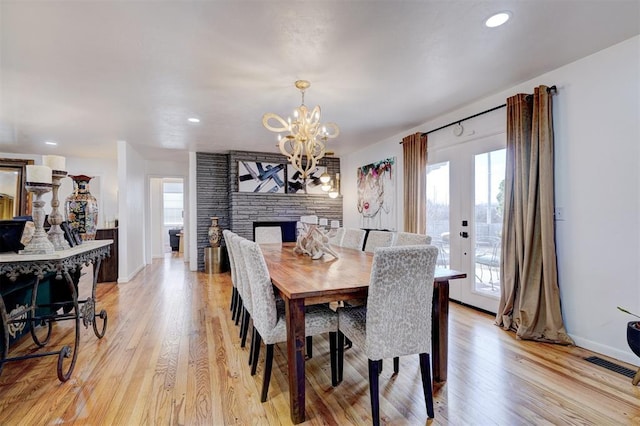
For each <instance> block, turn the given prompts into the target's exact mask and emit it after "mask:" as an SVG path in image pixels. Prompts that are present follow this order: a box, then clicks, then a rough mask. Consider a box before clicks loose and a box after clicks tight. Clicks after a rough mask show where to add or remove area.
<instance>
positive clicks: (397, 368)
mask: <svg viewBox="0 0 640 426" xmlns="http://www.w3.org/2000/svg"><path fill="white" fill-rule="evenodd" d="M399 371H400V358H399V357H394V358H393V374H398V372H399Z"/></svg>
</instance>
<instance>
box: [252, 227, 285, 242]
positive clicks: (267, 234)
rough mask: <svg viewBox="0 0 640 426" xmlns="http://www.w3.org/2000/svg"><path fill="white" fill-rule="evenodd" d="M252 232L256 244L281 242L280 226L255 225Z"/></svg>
mask: <svg viewBox="0 0 640 426" xmlns="http://www.w3.org/2000/svg"><path fill="white" fill-rule="evenodd" d="M254 233H255V238H254V240H255V242H256V243H258V244H282V228H280V227H279V226H256V229H255V230H254Z"/></svg>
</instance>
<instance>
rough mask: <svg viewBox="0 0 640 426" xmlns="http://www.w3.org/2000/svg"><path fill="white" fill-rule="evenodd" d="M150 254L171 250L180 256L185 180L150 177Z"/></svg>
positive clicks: (160, 254)
mask: <svg viewBox="0 0 640 426" xmlns="http://www.w3.org/2000/svg"><path fill="white" fill-rule="evenodd" d="M149 192H150V205H151V208H150V212H151V214H150V216H151V232H150V234H151V253H152V257H153V258H159V257H164V256H165V255H167V254H169V253H172V254H175V255H176V256H182V255H183V250H181V249H182V248H183V247H184V243H185V241H184V239H185V227H184V198H185V197H184V180H183V179H182V178H169V177H164V178H155V177H152V178H150V191H149Z"/></svg>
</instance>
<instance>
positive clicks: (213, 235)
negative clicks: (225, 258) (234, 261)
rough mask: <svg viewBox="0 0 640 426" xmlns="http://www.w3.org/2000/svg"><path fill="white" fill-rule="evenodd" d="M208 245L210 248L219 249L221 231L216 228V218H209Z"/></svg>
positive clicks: (218, 227)
mask: <svg viewBox="0 0 640 426" xmlns="http://www.w3.org/2000/svg"><path fill="white" fill-rule="evenodd" d="M208 235H209V244H210V245H211V247H220V241H221V239H222V229H220V226H218V218H217V217H216V216H214V217H212V218H211V226H210V227H209V233H208Z"/></svg>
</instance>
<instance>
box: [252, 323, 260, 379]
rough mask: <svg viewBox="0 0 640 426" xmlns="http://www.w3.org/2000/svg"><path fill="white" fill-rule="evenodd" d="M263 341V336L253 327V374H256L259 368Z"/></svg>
mask: <svg viewBox="0 0 640 426" xmlns="http://www.w3.org/2000/svg"><path fill="white" fill-rule="evenodd" d="M261 342H262V336H260V333H258V330H256V328H255V327H253V338H252V339H251V347H252V349H253V350H252V351H251V354H252V356H251V360H252V361H253V364H251V375H252V376H255V375H256V369H257V368H258V360H259V359H260V343H261Z"/></svg>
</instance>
